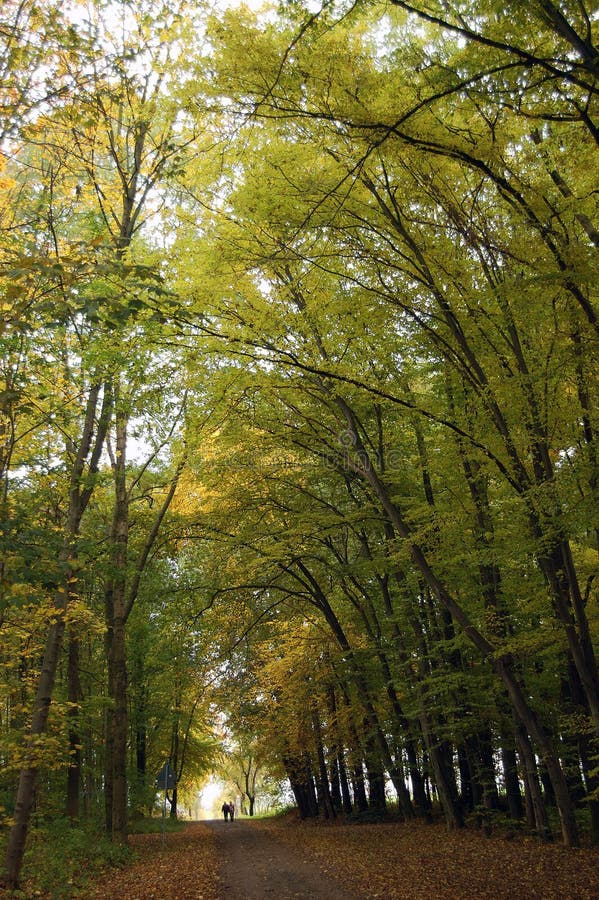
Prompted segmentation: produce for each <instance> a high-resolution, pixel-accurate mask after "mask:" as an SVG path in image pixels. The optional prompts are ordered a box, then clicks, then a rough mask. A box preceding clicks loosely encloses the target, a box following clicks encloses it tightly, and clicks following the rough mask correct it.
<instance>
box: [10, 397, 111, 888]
mask: <svg viewBox="0 0 599 900" xmlns="http://www.w3.org/2000/svg"><path fill="white" fill-rule="evenodd" d="M99 396H100V386H99V385H96V386H94V387H92V388H91V390H90V392H89V395H88V399H87V405H86V410H85V418H84V421H83V427H82V431H81V441H80V443H79V447H78V448H77V452H76V454H75V460H74V463H73V466H72V469H71V477H70V483H69V506H68V512H67V518H66V522H65V532H64V544H63V549H62V551H61V554H60V560H59V562H60V563H61V564H62V566H63V567H64V572H65V579H64V583H63V585H61V586H60V587H59V588H58V589H57V591H56V592H55V594H54V616H53V621H52V624H51V625H50V628H49V630H48V636H47V639H46V646H45V650H44V657H43V662H42V668H41V671H40V675H39V679H38V684H37V690H36V696H35V702H34V707H33V715H32V719H31V726H30V729H29V733H28V734H27V735H26V736H25V747H26V749H27V748H31V751H32V756H34V755H35V753H34V748H35V744H36V739H37V738H38V737H39V735H41V734H44V733H45V731H46V728H47V724H48V714H49V711H50V703H51V702H52V693H53V690H54V682H55V680H56V671H57V668H58V659H59V655H60V651H61V647H62V642H63V637H64V630H65V613H66V610H67V607H68V602H69V598H70V594H69V591H70V586H71V585H72V584H75V583H76V572H75V569H74V568H73V561H74V560H75V558H76V555H77V552H76V541H77V537H78V535H79V528H80V525H81V518H82V516H83V513H84V511H85V508H86V506H87V504H88V502H89V499H90V497H91V494H92V490H93V482H90V484H87V485H85V484H84V472H85V467H86V462H87V467H88V473H89V474H90V475H92V474H95V472H96V471H97V466H98V462H99V459H100V455H101V451H102V447H103V446H104V438H105V435H106V427H107V425H108V418H109V414H110V408H111V395H110V392H109V391H108V389H106V388H105V392H104V399H103V403H102V411H101V413H100V417H99V422H98V426H97V430H96V435H95V440H94V428H95V425H96V410H97V407H98V401H99ZM37 775H38V768H37V767H36V766H31V767H27V768H23V769H22V770H21V774H20V777H19V784H18V788H17V796H16V801H15V811H14V817H13V822H14V824H13V826H12V828H11V831H10V834H9V837H8V843H7V847H6V857H5V874H4V881H5V883H6V885H7V886H8V887H9V888H10V889H16V888H17V887H18V884H19V876H20V872H21V866H22V864H23V854H24V852H25V843H26V840H27V833H28V830H29V821H30V818H31V810H32V808H33V801H34V796H35V787H36V782H37Z"/></svg>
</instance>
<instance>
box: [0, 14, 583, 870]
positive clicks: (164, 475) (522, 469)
mask: <svg viewBox="0 0 599 900" xmlns="http://www.w3.org/2000/svg"><path fill="white" fill-rule="evenodd" d="M217 6H218V5H217ZM596 29H597V17H596V15H595V13H594V11H593V10H592V8H591V6H590V4H586V3H584V2H579V0H577V2H574V0H559V2H557V0H555V2H553V0H531V2H530V3H527V4H522V3H503V4H500V3H498V2H497V0H485V2H482V3H481V2H477V3H471V2H468V0H450V2H426V3H424V2H422V3H421V2H416V0H415V2H403V0H374V2H368V3H367V2H363V0H355V2H346V0H327V2H324V3H322V4H313V3H311V2H303V0H298V2H287V3H280V4H278V6H277V5H274V4H273V5H271V6H264V7H262V8H261V9H258V10H254V9H250V8H248V7H247V6H244V5H239V6H238V5H235V4H230V5H226V6H225V5H223V8H217V9H213V8H211V7H210V6H209V5H206V6H204V5H203V4H192V3H189V2H187V0H180V2H178V3H177V4H176V7H175V8H173V6H172V4H167V5H165V4H164V3H163V2H162V0H144V2H143V3H133V2H130V0H119V2H118V3H111V2H108V3H104V2H100V0H97V2H93V3H91V4H88V7H87V11H86V12H84V11H83V9H82V8H81V7H79V6H78V5H77V4H73V5H69V4H66V5H65V4H58V3H54V2H52V3H48V4H46V5H45V6H44V8H43V10H42V9H41V7H39V6H38V5H37V4H35V3H30V2H24V3H16V2H8V3H5V4H4V6H3V9H2V12H1V13H0V36H1V43H0V73H1V75H2V85H3V86H2V88H1V89H0V103H1V120H0V190H1V195H0V223H1V226H2V232H1V234H2V239H1V243H0V305H1V309H2V327H1V330H0V343H1V346H2V354H1V360H2V363H1V365H2V370H1V385H0V403H1V421H0V475H1V479H2V481H1V484H2V491H1V495H0V508H1V511H2V515H1V516H0V522H1V531H0V540H1V542H2V554H1V560H0V566H1V568H0V582H1V585H2V600H1V617H2V618H1V628H0V647H1V654H2V655H1V664H0V678H1V683H2V699H3V703H2V708H3V710H4V712H3V716H2V721H1V729H2V747H3V749H2V761H3V768H2V775H1V778H2V781H1V790H2V796H3V798H4V804H5V806H6V810H7V825H8V824H11V826H12V827H11V830H10V834H9V836H8V843H7V855H6V874H5V877H6V881H7V883H8V884H9V885H11V886H15V885H16V884H17V883H18V880H19V873H20V869H21V862H22V857H23V852H24V847H25V842H26V837H27V832H28V829H29V823H30V816H31V809H32V804H33V802H34V797H35V798H36V801H35V802H36V804H37V805H38V807H39V806H40V805H42V806H43V807H44V808H46V807H47V808H48V809H49V810H50V809H52V810H55V811H57V810H58V811H59V810H63V811H64V812H65V813H66V814H67V815H68V816H69V817H70V818H71V820H73V821H76V820H78V819H79V818H87V817H90V818H91V817H93V816H94V815H97V811H98V809H99V808H101V809H102V815H103V819H104V822H105V828H106V831H107V833H108V835H109V836H110V837H111V838H112V839H113V840H115V841H117V842H121V843H126V840H127V832H128V820H129V819H131V818H132V817H134V816H135V815H138V814H140V812H142V811H144V810H147V809H148V808H151V806H152V802H153V796H154V793H155V785H154V778H155V775H154V770H156V771H158V770H159V769H160V766H161V765H162V763H163V761H164V759H166V758H168V759H170V760H171V763H172V764H173V766H174V769H175V771H176V775H177V788H176V789H175V791H174V792H173V796H171V797H170V798H169V799H170V800H171V809H172V814H173V815H175V816H176V813H177V792H178V790H181V791H182V792H183V794H184V795H185V796H186V797H187V798H188V800H189V797H190V796H191V795H192V794H193V791H194V790H196V791H197V790H198V789H199V786H200V785H201V779H202V777H204V776H205V775H206V773H207V772H209V771H210V770H211V769H214V768H216V767H217V759H218V752H217V751H218V735H219V730H220V729H221V728H222V726H223V722H224V723H226V728H227V729H228V731H229V732H230V740H231V742H232V743H230V745H229V750H230V754H229V763H228V769H227V771H228V777H229V778H230V779H231V781H232V783H233V784H236V785H237V789H238V791H239V795H240V797H245V798H246V799H247V804H248V808H249V809H250V812H253V806H254V802H255V796H256V790H257V789H259V785H260V784H263V785H264V789H265V790H267V787H268V784H269V779H273V778H276V779H279V780H280V781H283V780H287V783H288V784H289V786H290V790H291V791H292V793H293V795H294V798H295V801H296V803H297V806H298V808H299V810H300V813H301V815H302V816H313V815H318V814H321V815H324V816H326V817H331V818H332V817H335V816H336V815H338V814H341V813H344V814H346V815H349V814H352V813H354V814H356V815H361V814H365V815H366V814H368V811H369V810H372V811H376V812H378V813H381V814H382V811H384V809H385V808H386V806H387V805H388V804H389V803H395V804H397V807H398V810H399V811H400V815H401V816H403V817H404V818H405V819H406V821H408V820H410V819H412V818H413V817H416V816H419V817H423V818H425V819H427V818H430V817H432V816H433V815H437V814H440V815H442V816H444V818H445V820H446V822H447V824H448V826H450V827H461V826H463V825H464V824H468V823H474V822H477V823H479V824H480V823H482V824H484V825H485V826H489V825H490V823H493V822H497V821H500V820H501V819H502V818H503V819H506V820H509V821H511V822H512V823H519V824H520V825H521V826H522V827H526V828H528V829H531V830H533V831H535V832H536V833H537V834H538V835H539V836H540V837H541V838H544V839H549V838H550V837H551V835H552V833H554V832H559V833H561V837H562V840H563V841H564V843H565V844H568V845H576V844H578V842H579V840H580V835H581V833H583V834H584V835H590V836H591V837H592V839H593V840H595V839H597V836H598V835H599V794H598V790H599V784H598V781H597V754H598V745H597V741H598V740H599V673H598V669H597V659H596V648H597V642H598V639H599V633H598V629H599V613H598V609H599V607H598V603H597V585H596V580H595V579H596V574H597V555H598V552H599V520H598V518H597V510H598V509H599V502H598V501H599V468H598V456H597V452H598V451H597V445H596V433H597V428H598V426H599V423H598V422H597V409H598V408H599V405H598V402H597V401H598V396H597V394H598V388H599V385H598V378H597V376H598V367H597V357H598V334H599V325H598V306H597V246H598V244H599V230H598V223H597V215H596V207H597V179H596V175H595V173H596V169H597V165H596V158H597V146H596V145H597V142H598V134H599V131H598V121H597V103H598V92H599V78H598V76H599V71H598V68H599V53H598V51H597V48H596ZM259 773H260V774H259ZM40 776H43V777H40ZM190 792H191V793H190ZM13 798H15V799H13ZM179 802H181V799H180V798H179Z"/></svg>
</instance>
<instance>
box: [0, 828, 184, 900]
mask: <svg viewBox="0 0 599 900" xmlns="http://www.w3.org/2000/svg"><path fill="white" fill-rule="evenodd" d="M184 825H185V823H184V822H173V821H171V820H170V819H168V818H167V819H166V820H165V822H164V827H165V830H166V831H167V832H169V833H170V832H173V831H179V830H180V829H181V828H183V827H184ZM162 829H163V821H162V818H148V819H138V820H135V821H133V822H131V823H130V828H129V831H130V833H131V834H151V833H160V832H161V831H162ZM6 836H7V835H4V836H3V840H2V841H1V842H0V843H1V845H2V846H1V851H2V853H3V851H4V846H5V843H6ZM133 855H134V854H133V852H132V851H131V850H130V849H129V848H128V847H123V846H121V845H119V844H115V843H112V842H111V841H109V840H108V838H107V837H106V836H105V835H104V833H103V831H102V830H101V829H100V828H99V827H98V826H97V825H96V824H91V823H85V824H73V823H72V822H71V821H70V820H69V819H66V818H59V819H54V820H53V821H51V822H45V823H40V824H38V825H36V826H35V827H34V828H32V829H31V831H30V833H29V837H28V840H27V849H26V852H25V858H24V861H23V869H22V875H21V883H22V889H21V890H18V891H13V893H12V895H11V896H12V897H13V898H15V900H18V898H23V900H24V898H27V900H31V898H35V897H40V898H41V897H51V898H52V900H69V898H71V897H73V896H81V895H84V894H85V890H86V888H87V887H88V886H89V885H90V884H92V883H93V882H94V881H96V880H97V879H98V877H99V876H100V875H101V873H102V872H103V871H105V870H106V869H109V868H115V867H117V868H118V867H121V866H124V865H126V864H127V863H129V862H130V861H131V860H132V858H133Z"/></svg>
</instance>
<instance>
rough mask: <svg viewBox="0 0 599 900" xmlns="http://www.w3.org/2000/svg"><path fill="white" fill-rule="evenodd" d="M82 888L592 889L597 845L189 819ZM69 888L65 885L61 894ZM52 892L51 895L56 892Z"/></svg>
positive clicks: (183, 898) (308, 891)
mask: <svg viewBox="0 0 599 900" xmlns="http://www.w3.org/2000/svg"><path fill="white" fill-rule="evenodd" d="M131 846H132V847H133V849H134V850H135V852H136V859H135V861H134V862H133V863H131V864H130V865H128V866H127V867H126V868H124V869H113V870H111V871H110V872H107V873H106V875H105V876H104V878H102V879H101V880H99V881H98V882H97V883H96V885H95V888H94V889H92V890H89V889H88V890H86V891H85V893H84V894H76V895H71V896H76V897H77V898H78V900H270V898H273V900H275V898H276V900H279V898H280V900H291V898H296V900H297V898H300V900H301V898H306V900H308V898H310V900H599V849H598V848H593V849H592V848H585V849H581V850H567V849H566V848H564V847H561V846H560V845H559V844H557V843H556V844H541V843H539V841H537V840H536V839H535V838H531V837H525V836H516V835H514V836H513V838H512V839H511V840H506V839H505V838H504V837H501V836H499V835H497V836H493V837H486V836H485V835H484V834H483V833H482V832H480V831H475V830H474V829H461V830H459V831H452V832H448V831H447V830H446V829H445V827H444V826H443V824H442V823H439V824H435V825H425V824H423V823H418V822H411V823H410V824H409V825H404V824H401V823H399V822H388V823H380V824H369V825H355V824H353V825H349V824H343V823H340V822H336V823H334V824H330V823H329V824H326V823H323V822H321V823H314V822H305V823H302V822H299V821H297V819H294V818H292V817H287V818H283V819H278V820H277V819H274V820H257V821H256V820H253V821H248V820H244V819H242V820H236V821H235V822H232V823H231V822H224V821H222V820H212V821H208V822H190V823H188V824H187V825H186V826H185V828H183V829H182V830H181V831H178V832H171V833H169V834H167V835H166V838H165V839H164V840H163V838H162V836H161V835H160V834H148V835H133V836H132V837H131ZM65 896H67V894H65ZM52 900H54V898H52Z"/></svg>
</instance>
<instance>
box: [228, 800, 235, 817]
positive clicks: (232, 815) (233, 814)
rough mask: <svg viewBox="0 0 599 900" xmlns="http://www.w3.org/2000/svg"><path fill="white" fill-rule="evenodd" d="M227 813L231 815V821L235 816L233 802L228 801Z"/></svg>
mask: <svg viewBox="0 0 599 900" xmlns="http://www.w3.org/2000/svg"><path fill="white" fill-rule="evenodd" d="M229 815H230V816H231V821H233V819H234V818H235V804H234V803H229Z"/></svg>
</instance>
